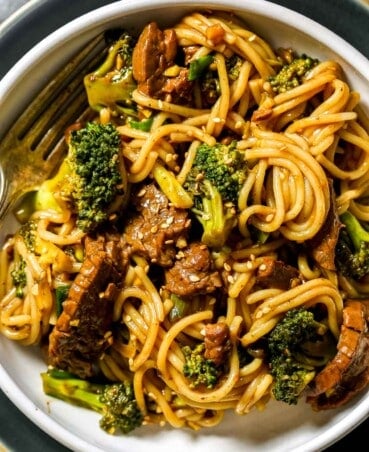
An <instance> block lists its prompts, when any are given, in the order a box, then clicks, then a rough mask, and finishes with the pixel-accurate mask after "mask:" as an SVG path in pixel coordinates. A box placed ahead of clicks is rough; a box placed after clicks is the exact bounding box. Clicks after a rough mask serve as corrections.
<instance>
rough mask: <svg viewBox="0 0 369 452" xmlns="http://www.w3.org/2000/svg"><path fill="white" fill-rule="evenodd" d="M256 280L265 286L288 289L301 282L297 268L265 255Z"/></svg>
mask: <svg viewBox="0 0 369 452" xmlns="http://www.w3.org/2000/svg"><path fill="white" fill-rule="evenodd" d="M256 282H257V284H258V285H259V286H261V287H264V288H269V287H273V288H276V289H282V290H287V289H289V288H291V287H293V286H295V285H297V284H301V279H300V272H299V271H298V269H297V268H295V267H292V265H287V264H285V263H284V262H283V261H278V260H275V259H273V258H272V257H265V258H264V259H263V263H262V264H261V265H260V266H259V268H258V271H257V275H256Z"/></svg>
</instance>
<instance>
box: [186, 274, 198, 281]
mask: <svg viewBox="0 0 369 452" xmlns="http://www.w3.org/2000/svg"><path fill="white" fill-rule="evenodd" d="M188 279H189V280H190V281H191V282H199V281H200V278H199V277H198V276H197V275H190V276H189V277H188Z"/></svg>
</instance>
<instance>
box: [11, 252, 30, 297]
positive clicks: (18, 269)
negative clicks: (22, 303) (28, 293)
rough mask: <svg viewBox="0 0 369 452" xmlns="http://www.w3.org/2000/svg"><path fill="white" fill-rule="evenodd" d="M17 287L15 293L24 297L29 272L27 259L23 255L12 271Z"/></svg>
mask: <svg viewBox="0 0 369 452" xmlns="http://www.w3.org/2000/svg"><path fill="white" fill-rule="evenodd" d="M10 275H11V277H12V281H13V285H14V287H15V294H16V296H17V297H19V298H23V296H24V292H23V289H24V288H25V287H26V285H27V274H26V261H25V260H24V259H23V258H22V257H21V258H20V259H19V261H18V262H16V264H15V266H14V268H13V270H12V271H11V273H10Z"/></svg>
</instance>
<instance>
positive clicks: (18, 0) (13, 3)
mask: <svg viewBox="0 0 369 452" xmlns="http://www.w3.org/2000/svg"><path fill="white" fill-rule="evenodd" d="M25 3H27V0H0V22H2V21H3V20H4V19H6V18H7V17H8V16H9V15H10V14H12V13H13V12H14V11H16V10H17V9H19V8H20V7H21V6H22V5H24V4H25Z"/></svg>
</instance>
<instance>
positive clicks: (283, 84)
mask: <svg viewBox="0 0 369 452" xmlns="http://www.w3.org/2000/svg"><path fill="white" fill-rule="evenodd" d="M317 64H318V60H317V59H314V58H311V57H309V56H307V55H301V56H297V57H294V58H293V59H292V61H290V62H287V63H285V64H283V66H282V68H281V69H280V71H279V72H278V73H277V74H276V75H272V76H271V77H269V79H268V81H269V83H270V84H271V86H272V89H273V91H274V92H276V93H277V94H280V93H284V92H286V91H288V90H290V89H292V88H296V87H297V86H299V85H301V83H302V82H303V80H304V77H305V76H306V74H307V73H308V72H309V71H310V70H311V69H312V68H313V67H314V66H316V65H317Z"/></svg>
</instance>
